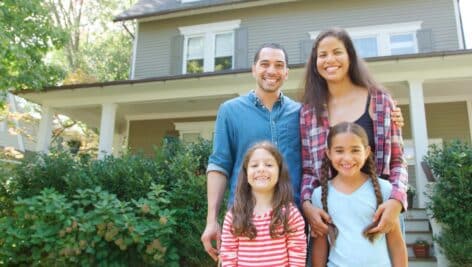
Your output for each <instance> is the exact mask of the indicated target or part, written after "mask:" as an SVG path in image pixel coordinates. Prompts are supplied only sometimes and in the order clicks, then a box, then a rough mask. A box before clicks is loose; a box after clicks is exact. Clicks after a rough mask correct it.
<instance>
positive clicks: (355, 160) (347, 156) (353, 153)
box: [326, 133, 370, 177]
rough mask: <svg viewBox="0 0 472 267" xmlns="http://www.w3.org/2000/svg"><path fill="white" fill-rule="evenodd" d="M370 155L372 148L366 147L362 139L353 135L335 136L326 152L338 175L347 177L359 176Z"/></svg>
mask: <svg viewBox="0 0 472 267" xmlns="http://www.w3.org/2000/svg"><path fill="white" fill-rule="evenodd" d="M369 154H370V147H369V146H365V145H364V144H363V143H362V139H361V138H360V137H359V136H357V135H355V134H353V133H340V134H337V135H335V136H334V137H333V140H331V147H330V148H329V149H328V151H327V152H326V155H327V156H328V158H329V159H330V160H331V164H332V165H333V168H334V169H335V170H337V171H338V175H342V176H345V177H352V176H357V175H359V174H360V172H361V169H362V167H363V166H364V163H365V161H366V160H367V158H368V157H369Z"/></svg>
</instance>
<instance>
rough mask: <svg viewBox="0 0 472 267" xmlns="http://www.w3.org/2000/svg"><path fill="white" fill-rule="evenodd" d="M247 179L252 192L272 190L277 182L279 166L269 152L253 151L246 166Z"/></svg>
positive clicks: (261, 149) (262, 150) (259, 149)
mask: <svg viewBox="0 0 472 267" xmlns="http://www.w3.org/2000/svg"><path fill="white" fill-rule="evenodd" d="M247 179H248V182H249V185H251V188H252V190H253V191H259V192H271V191H273V190H274V188H275V185H276V184H277V181H278V180H279V164H277V160H276V159H275V158H274V156H272V154H271V153H270V152H269V151H267V150H265V149H263V148H258V149H256V150H254V152H253V153H252V155H251V157H250V158H249V162H248V165H247Z"/></svg>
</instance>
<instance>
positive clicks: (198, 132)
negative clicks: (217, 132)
mask: <svg viewBox="0 0 472 267" xmlns="http://www.w3.org/2000/svg"><path fill="white" fill-rule="evenodd" d="M174 125H175V129H176V130H177V131H179V135H180V139H182V141H184V142H186V143H190V142H194V141H196V140H198V138H199V137H202V138H204V139H207V140H212V139H213V134H214V133H213V129H214V127H215V122H214V121H196V122H174Z"/></svg>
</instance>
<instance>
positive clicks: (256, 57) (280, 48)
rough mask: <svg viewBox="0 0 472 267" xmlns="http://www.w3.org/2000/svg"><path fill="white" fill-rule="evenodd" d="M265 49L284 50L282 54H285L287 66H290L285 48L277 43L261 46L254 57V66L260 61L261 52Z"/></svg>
mask: <svg viewBox="0 0 472 267" xmlns="http://www.w3.org/2000/svg"><path fill="white" fill-rule="evenodd" d="M264 48H273V49H279V50H282V52H283V53H284V57H285V64H286V65H287V66H288V55H287V51H285V48H283V47H282V46H281V45H279V44H276V43H265V44H263V45H261V46H260V47H259V48H258V49H257V51H256V54H255V55H254V62H253V64H256V62H257V61H258V60H259V54H260V53H261V50H262V49H264Z"/></svg>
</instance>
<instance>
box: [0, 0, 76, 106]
mask: <svg viewBox="0 0 472 267" xmlns="http://www.w3.org/2000/svg"><path fill="white" fill-rule="evenodd" d="M67 37H68V36H67V34H66V32H64V31H63V30H61V29H59V28H58V27H55V26H54V24H53V21H52V20H51V18H50V16H49V11H48V10H47V8H46V6H45V5H44V4H43V1H42V0H3V1H0V92H3V93H5V91H6V90H8V89H14V90H22V89H26V88H29V89H35V90H39V89H41V88H43V87H44V86H46V85H52V84H55V83H56V82H57V81H58V80H60V79H61V78H62V77H63V75H64V72H63V71H62V70H61V69H60V68H59V67H58V66H53V65H51V64H48V63H47V62H46V60H45V56H46V54H47V53H48V52H49V51H51V50H52V49H60V48H61V47H63V45H64V44H65V42H66V41H67ZM3 103H4V100H2V98H1V97H0V104H3Z"/></svg>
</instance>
